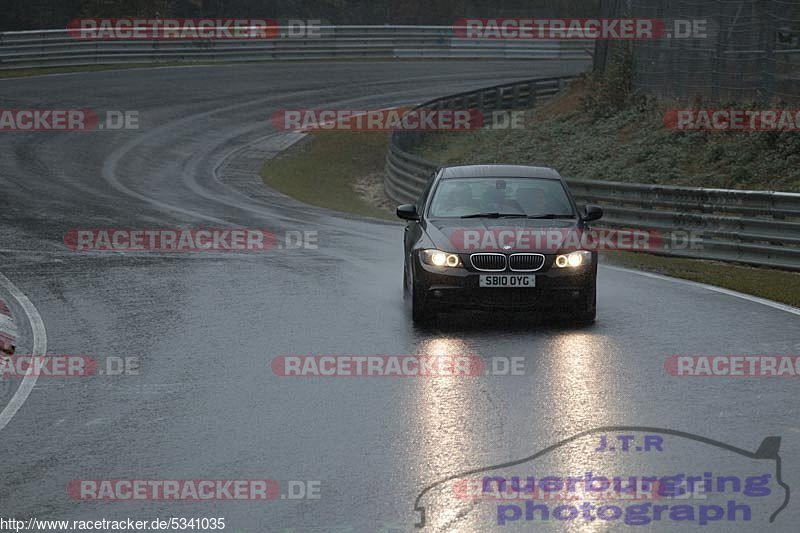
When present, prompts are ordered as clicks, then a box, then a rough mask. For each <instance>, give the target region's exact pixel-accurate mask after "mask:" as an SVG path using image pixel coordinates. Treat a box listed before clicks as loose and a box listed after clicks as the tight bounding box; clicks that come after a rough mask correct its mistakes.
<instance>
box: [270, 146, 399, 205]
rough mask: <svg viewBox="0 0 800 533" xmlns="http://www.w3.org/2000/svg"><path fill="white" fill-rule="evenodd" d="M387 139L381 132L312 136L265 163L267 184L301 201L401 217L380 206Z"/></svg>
mask: <svg viewBox="0 0 800 533" xmlns="http://www.w3.org/2000/svg"><path fill="white" fill-rule="evenodd" d="M388 143H389V137H388V135H387V134H385V133H378V132H353V131H325V132H317V133H313V134H310V135H309V136H308V137H307V138H306V139H305V140H304V141H303V142H300V143H298V144H296V145H295V146H293V147H292V148H290V149H289V150H287V151H286V152H285V153H284V154H282V155H281V156H280V157H278V158H277V159H272V160H269V161H267V162H266V163H265V164H264V167H263V168H262V170H261V176H262V177H263V179H264V183H266V184H267V185H269V186H270V187H272V188H274V189H277V190H278V191H280V192H282V193H284V194H286V195H288V196H291V197H293V198H297V199H298V200H300V201H301V202H305V203H307V204H311V205H316V206H319V207H326V208H328V209H334V210H336V211H345V212H349V213H355V214H358V215H364V216H369V217H376V218H384V219H387V220H397V218H396V217H395V216H394V213H393V212H392V210H391V209H390V208H389V207H388V206H386V205H384V206H383V207H381V205H380V202H379V201H374V200H372V199H374V198H378V197H379V196H380V193H381V192H382V190H383V189H382V188H383V167H384V160H385V157H386V150H387V147H388Z"/></svg>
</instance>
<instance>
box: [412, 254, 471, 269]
mask: <svg viewBox="0 0 800 533" xmlns="http://www.w3.org/2000/svg"><path fill="white" fill-rule="evenodd" d="M420 257H422V262H423V263H425V264H426V265H431V266H437V267H445V266H446V267H451V268H455V267H459V266H461V259H459V257H458V256H457V255H456V254H449V253H447V252H442V251H441V250H422V254H421V256H420Z"/></svg>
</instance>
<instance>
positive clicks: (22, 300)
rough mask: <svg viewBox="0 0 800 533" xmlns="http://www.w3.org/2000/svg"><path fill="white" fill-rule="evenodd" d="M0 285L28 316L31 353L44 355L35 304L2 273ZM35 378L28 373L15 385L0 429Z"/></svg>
mask: <svg viewBox="0 0 800 533" xmlns="http://www.w3.org/2000/svg"><path fill="white" fill-rule="evenodd" d="M0 286H2V287H4V288H5V289H6V290H7V291H8V293H9V294H10V295H11V296H12V297H13V298H14V299H15V300H16V301H17V303H18V304H19V305H20V307H22V310H23V311H25V315H26V316H27V317H28V321H29V322H30V325H31V332H32V334H33V349H32V350H31V352H32V353H31V355H33V356H34V357H37V356H38V357H44V356H45V354H46V353H47V331H46V330H45V328H44V322H43V321H42V317H41V315H39V311H37V310H36V306H34V305H33V303H32V302H31V301H30V300H29V299H28V297H27V296H25V295H24V294H23V293H22V291H21V290H19V289H18V288H17V286H16V285H14V284H13V283H11V280H10V279H8V278H7V277H5V276H4V275H3V274H0ZM37 379H39V378H38V376H36V374H30V373H29V374H27V375H26V376H25V377H24V378H22V383H20V384H19V387H17V392H15V393H14V396H12V397H11V400H10V401H9V402H8V405H6V407H5V409H3V411H2V412H0V431H1V430H2V429H3V428H4V427H6V425H7V424H8V423H9V422H10V421H11V418H12V417H13V416H14V415H15V414H17V411H19V410H20V408H21V407H22V404H23V403H25V400H27V399H28V396H29V395H30V393H31V390H32V389H33V387H34V385H36V380H37Z"/></svg>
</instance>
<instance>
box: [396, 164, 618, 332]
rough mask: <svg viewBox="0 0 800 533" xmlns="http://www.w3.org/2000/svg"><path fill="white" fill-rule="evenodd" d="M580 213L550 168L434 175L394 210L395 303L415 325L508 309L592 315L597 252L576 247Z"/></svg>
mask: <svg viewBox="0 0 800 533" xmlns="http://www.w3.org/2000/svg"><path fill="white" fill-rule="evenodd" d="M602 214H603V211H602V209H600V208H599V207H597V206H591V205H589V206H586V207H585V208H583V209H582V210H581V209H579V208H578V206H577V205H576V204H575V200H574V199H573V197H572V195H571V194H570V192H569V189H568V188H567V186H566V184H565V183H564V180H563V179H562V178H561V176H560V175H559V174H558V172H556V171H555V170H553V169H550V168H544V167H528V166H512V165H470V166H457V167H445V168H441V169H440V170H439V171H438V172H437V173H436V175H435V176H433V178H432V179H431V181H430V182H429V183H428V185H427V187H426V188H425V191H424V192H423V193H422V195H421V196H420V198H419V200H418V201H417V203H416V204H408V205H401V206H399V207H398V208H397V216H399V217H400V218H403V219H405V220H407V221H408V224H407V226H406V230H405V266H404V271H403V290H404V296H406V297H407V298H409V299H410V300H411V309H412V318H413V320H414V322H418V323H419V322H425V321H427V320H430V319H432V318H434V316H435V314H436V312H437V311H450V310H457V309H488V310H491V309H510V310H526V311H536V312H539V311H542V312H546V313H553V314H566V315H567V316H568V317H569V318H571V319H572V320H574V321H575V322H577V323H582V324H590V323H592V322H594V319H595V315H596V282H597V252H596V250H594V249H584V247H583V246H581V240H580V235H581V234H582V233H583V232H585V230H586V229H588V228H587V226H586V223H587V222H589V221H592V220H597V219H599V218H600V217H601V216H602Z"/></svg>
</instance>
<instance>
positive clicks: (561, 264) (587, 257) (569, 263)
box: [556, 250, 592, 268]
mask: <svg viewBox="0 0 800 533" xmlns="http://www.w3.org/2000/svg"><path fill="white" fill-rule="evenodd" d="M591 262H592V252H590V251H588V250H578V251H577V252H572V253H568V254H563V255H557V256H556V266H557V267H558V268H566V267H571V268H577V267H579V266H581V265H586V264H589V263H591Z"/></svg>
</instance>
